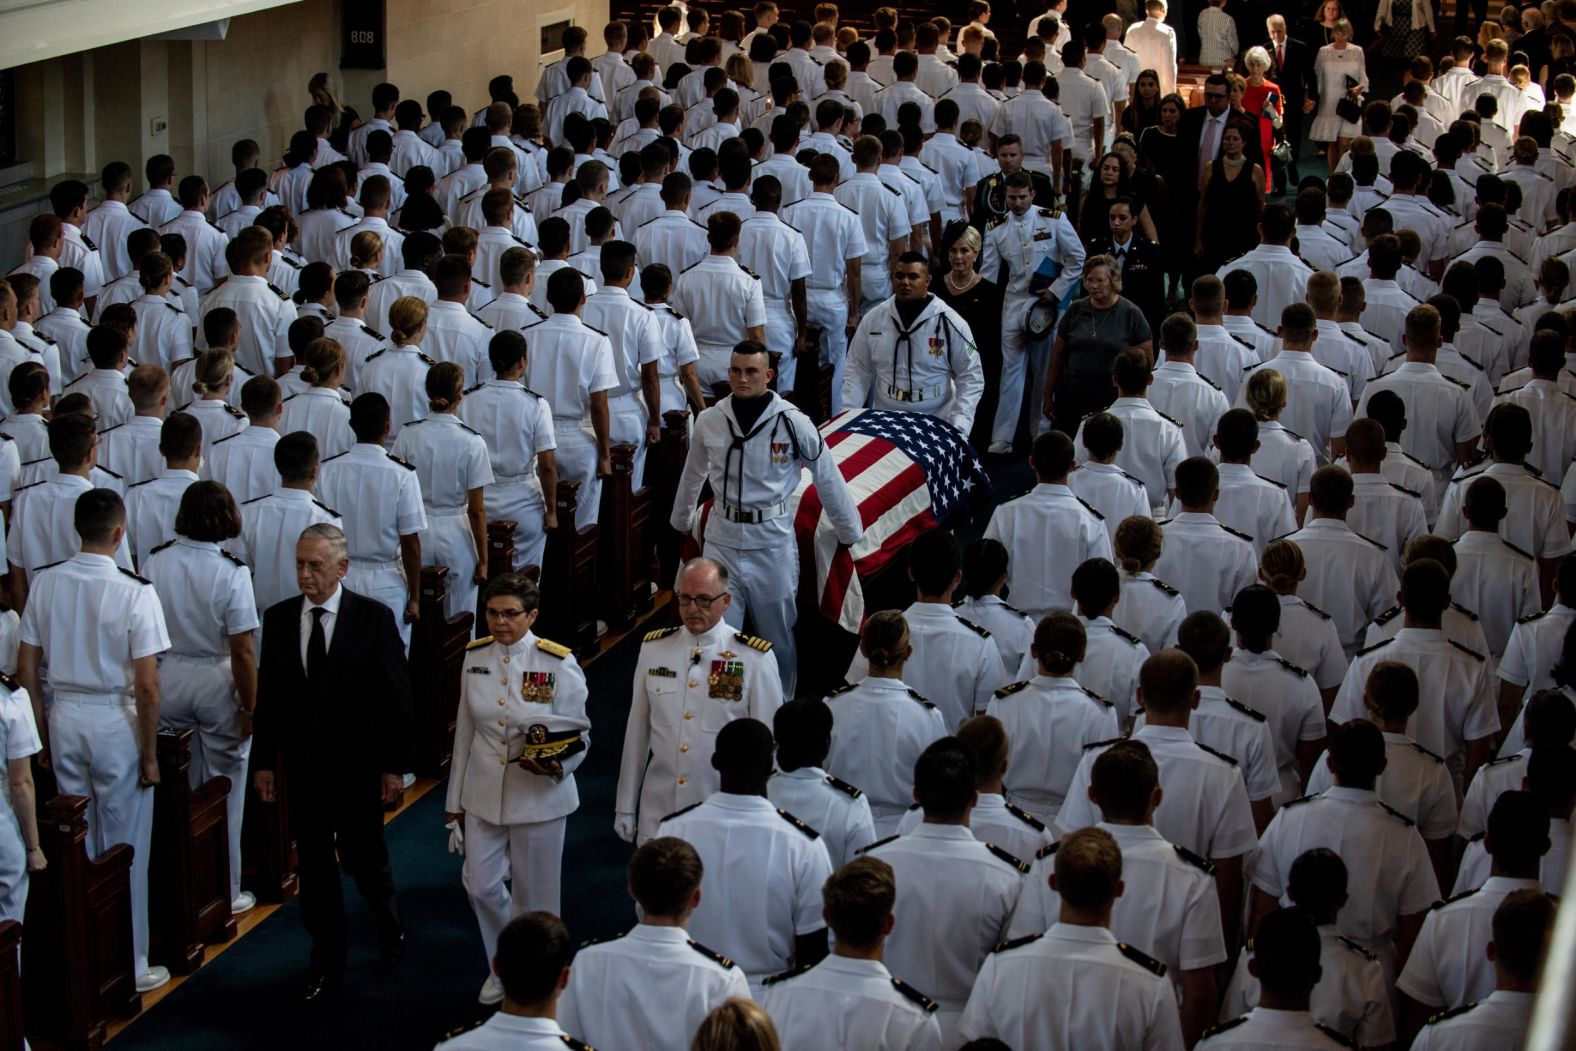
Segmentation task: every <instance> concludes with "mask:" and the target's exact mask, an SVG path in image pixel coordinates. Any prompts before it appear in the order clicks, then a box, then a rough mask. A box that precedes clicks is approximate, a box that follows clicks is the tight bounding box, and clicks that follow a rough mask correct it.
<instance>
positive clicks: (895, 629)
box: [859, 609, 908, 668]
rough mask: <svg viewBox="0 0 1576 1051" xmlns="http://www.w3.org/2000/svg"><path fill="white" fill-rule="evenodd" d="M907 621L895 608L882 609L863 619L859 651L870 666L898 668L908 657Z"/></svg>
mask: <svg viewBox="0 0 1576 1051" xmlns="http://www.w3.org/2000/svg"><path fill="white" fill-rule="evenodd" d="M907 649H908V621H906V620H904V619H903V614H902V613H900V612H898V611H897V610H895V609H884V610H882V611H881V612H880V613H877V614H875V615H874V616H873V617H871V618H870V619H869V620H867V621H865V630H864V631H863V632H862V633H861V634H860V636H859V652H861V653H863V654H864V655H865V659H866V660H868V661H869V662H870V667H872V668H900V667H902V666H903V662H904V661H905V660H907V659H908V657H907V654H906V653H905V652H904V651H905V650H907Z"/></svg>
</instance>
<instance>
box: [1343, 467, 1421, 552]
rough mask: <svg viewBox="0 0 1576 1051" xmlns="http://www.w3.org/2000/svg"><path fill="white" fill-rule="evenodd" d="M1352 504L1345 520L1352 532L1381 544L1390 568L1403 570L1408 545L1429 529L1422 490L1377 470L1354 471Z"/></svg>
mask: <svg viewBox="0 0 1576 1051" xmlns="http://www.w3.org/2000/svg"><path fill="white" fill-rule="evenodd" d="M1351 478H1352V501H1353V502H1352V506H1351V507H1350V508H1349V509H1348V510H1347V512H1346V524H1347V526H1348V527H1350V528H1351V530H1352V532H1354V533H1356V534H1358V535H1359V536H1364V537H1367V538H1368V539H1369V540H1372V541H1374V542H1375V543H1377V544H1380V545H1382V546H1383V547H1384V549H1385V554H1387V555H1388V556H1389V557H1390V568H1391V569H1393V570H1395V572H1396V575H1397V576H1399V575H1400V573H1401V569H1402V568H1403V567H1402V564H1401V558H1402V555H1403V554H1405V552H1406V545H1407V544H1409V543H1411V542H1412V540H1413V539H1415V538H1416V537H1420V536H1422V535H1423V534H1424V533H1426V532H1428V520H1427V517H1428V516H1427V514H1426V512H1425V511H1424V510H1423V500H1422V494H1421V493H1416V492H1413V491H1412V490H1410V489H1405V488H1403V487H1402V486H1399V485H1397V484H1396V483H1395V482H1392V481H1390V480H1389V479H1388V478H1386V477H1385V476H1384V475H1383V474H1381V473H1380V472H1378V471H1372V472H1354V473H1353V474H1352V476H1351Z"/></svg>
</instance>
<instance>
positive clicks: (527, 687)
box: [443, 631, 591, 961]
mask: <svg viewBox="0 0 1576 1051" xmlns="http://www.w3.org/2000/svg"><path fill="white" fill-rule="evenodd" d="M527 680H529V682H527ZM460 683H461V694H460V705H459V712H458V716H457V718H458V722H457V723H456V724H455V731H454V758H453V761H452V764H451V766H450V769H449V790H448V796H447V798H446V801H445V802H444V805H443V806H444V809H445V810H446V811H448V812H449V813H463V814H464V815H465V819H464V827H465V867H464V870H463V873H462V876H461V879H462V881H463V882H464V884H465V890H466V893H467V894H469V895H470V899H471V908H472V909H473V910H474V911H475V913H476V920H477V923H478V924H479V925H480V926H481V933H482V948H483V950H484V952H485V954H486V955H485V959H487V960H488V961H491V960H492V958H493V954H494V953H495V952H496V951H497V948H498V935H499V933H500V932H502V930H503V929H504V927H506V926H507V925H508V923H509V921H510V920H511V919H513V918H514V917H515V916H518V915H519V914H520V913H522V912H529V911H535V910H545V911H547V912H553V913H557V912H558V911H559V910H560V903H559V882H560V878H561V874H562V867H563V866H562V862H563V851H564V824H565V820H566V819H567V818H568V816H569V815H570V814H572V813H574V812H575V811H576V810H577V809H579V807H580V793H579V791H578V790H577V789H576V787H575V778H574V773H575V768H576V767H578V766H579V765H580V764H581V763H582V762H583V761H584V760H585V756H586V749H587V748H589V747H590V744H591V738H590V733H589V730H590V727H591V722H590V720H589V719H588V718H587V717H586V678H585V673H584V672H583V671H581V670H580V665H579V664H578V663H576V661H575V659H574V657H573V656H572V655H571V654H570V652H569V650H568V649H567V648H566V647H563V646H560V645H558V644H557V643H554V642H549V641H547V640H546V639H539V638H537V637H536V635H535V634H533V633H532V632H529V631H527V632H526V633H525V635H524V636H523V637H522V638H521V639H520V640H519V641H517V642H516V643H514V645H512V646H505V645H503V643H501V642H498V641H496V640H494V639H493V637H492V636H490V635H489V636H487V637H486V638H483V639H477V640H476V641H475V642H473V643H471V644H470V645H469V646H468V647H466V653H465V673H464V674H463V675H461V676H460ZM499 708H502V709H503V711H501V712H500V711H499V710H498V709H499ZM495 722H496V723H497V729H496V730H495V729H494V725H493V724H494V723H495ZM549 722H550V723H552V725H551V726H547V725H546V724H547V723H549ZM542 728H545V729H547V730H549V731H553V732H559V731H567V730H580V731H582V737H581V740H582V741H583V742H584V747H582V748H581V749H580V750H579V751H578V752H576V753H575V754H573V755H568V756H565V757H563V759H562V764H563V774H562V776H561V777H551V776H547V775H543V774H535V773H531V772H529V771H527V770H526V769H525V768H524V767H522V766H520V765H519V760H520V759H521V757H522V753H523V748H524V746H525V745H526V744H527V743H529V742H530V739H531V732H532V731H536V730H540V729H542ZM506 879H507V880H509V881H510V888H509V889H507V890H506V889H505V888H504V881H505V880H506Z"/></svg>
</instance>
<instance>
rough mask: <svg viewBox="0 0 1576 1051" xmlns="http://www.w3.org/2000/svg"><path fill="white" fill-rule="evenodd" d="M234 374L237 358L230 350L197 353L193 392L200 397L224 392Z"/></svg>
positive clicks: (193, 375)
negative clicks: (231, 354)
mask: <svg viewBox="0 0 1576 1051" xmlns="http://www.w3.org/2000/svg"><path fill="white" fill-rule="evenodd" d="M234 375H235V359H234V358H233V357H231V356H230V352H229V351H228V350H205V351H203V352H202V353H201V354H199V355H197V364H196V367H195V368H194V369H193V370H192V392H193V393H194V394H196V395H197V396H198V397H199V398H206V397H207V396H208V395H210V394H223V393H224V392H225V391H226V390H228V389H229V387H230V378H231V377H232V376H234Z"/></svg>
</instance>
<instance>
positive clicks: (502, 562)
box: [476, 518, 516, 627]
mask: <svg viewBox="0 0 1576 1051" xmlns="http://www.w3.org/2000/svg"><path fill="white" fill-rule="evenodd" d="M515 525H516V523H515V522H513V521H511V520H510V519H507V518H500V519H498V520H497V521H496V522H495V521H492V520H491V519H489V520H488V522H487V579H488V580H491V579H492V578H493V577H496V576H497V575H498V574H500V573H511V572H513V571H514V527H515ZM476 616H477V618H478V619H477V623H478V624H481V625H482V626H484V627H485V626H486V622H485V618H483V617H482V615H481V614H480V613H478V614H477V615H476Z"/></svg>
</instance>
